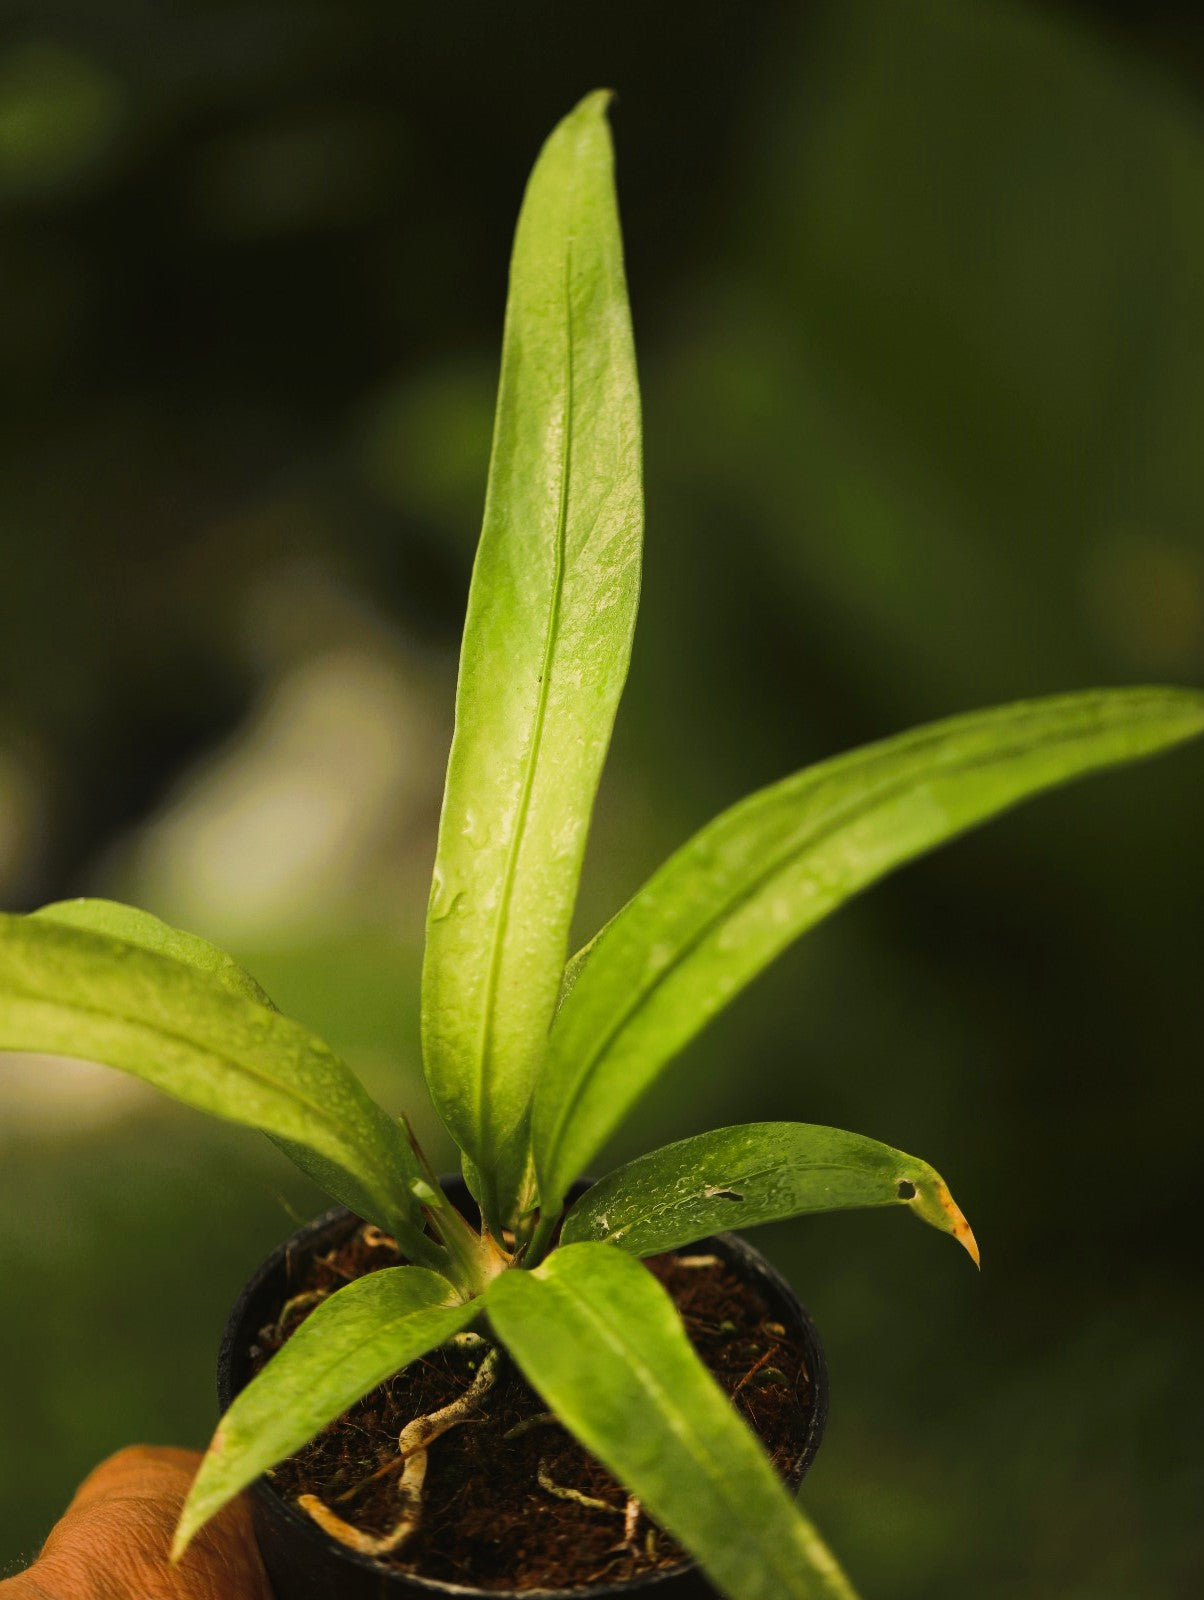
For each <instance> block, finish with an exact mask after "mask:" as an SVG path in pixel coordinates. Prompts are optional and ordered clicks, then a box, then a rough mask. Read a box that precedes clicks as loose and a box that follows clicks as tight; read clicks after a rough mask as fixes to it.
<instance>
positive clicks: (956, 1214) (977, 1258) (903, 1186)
mask: <svg viewBox="0 0 1204 1600" xmlns="http://www.w3.org/2000/svg"><path fill="white" fill-rule="evenodd" d="M897 1192H898V1195H899V1198H900V1200H902V1201H904V1203H905V1204H907V1205H908V1206H910V1208H911V1209H912V1210H913V1211H914V1212H915V1214H916V1215H917V1216H918V1217H920V1218H921V1219H922V1220H923V1221H924V1222H927V1223H929V1224H930V1225H931V1226H932V1227H934V1228H939V1229H940V1231H941V1232H942V1233H947V1234H949V1235H950V1236H951V1237H952V1238H954V1239H956V1240H957V1242H958V1244H960V1245H961V1247H962V1249H963V1250H964V1251H965V1252H966V1254H967V1255H968V1256H969V1257H970V1260H971V1261H972V1262H973V1263H974V1265H975V1266H976V1267H977V1268H978V1269H979V1271H980V1272H981V1271H982V1257H981V1255H980V1253H979V1249H978V1240H977V1239H976V1238H975V1237H974V1230H973V1228H971V1226H970V1224H969V1223H968V1222H967V1221H966V1218H965V1213H964V1212H963V1211H962V1208H961V1207H960V1206H959V1205H958V1203H957V1201H956V1200H955V1199H954V1198H953V1196H952V1195H951V1194H950V1193H949V1185H948V1184H947V1183H945V1181H944V1180H943V1179H942V1178H938V1177H937V1176H936V1174H935V1173H933V1174H932V1175H931V1177H930V1178H928V1179H915V1178H903V1179H901V1180H900V1182H899V1185H898V1191H897Z"/></svg>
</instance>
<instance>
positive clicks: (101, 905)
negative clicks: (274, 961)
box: [30, 898, 276, 1011]
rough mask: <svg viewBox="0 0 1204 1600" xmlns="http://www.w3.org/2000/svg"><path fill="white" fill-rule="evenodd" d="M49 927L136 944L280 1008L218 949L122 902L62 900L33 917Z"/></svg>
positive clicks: (247, 974)
mask: <svg viewBox="0 0 1204 1600" xmlns="http://www.w3.org/2000/svg"><path fill="white" fill-rule="evenodd" d="M30 915H31V916H33V917H38V918H40V919H42V920H44V921H46V922H60V923H62V924H63V925H64V927H68V928H84V929H86V930H88V931H89V932H91V933H107V934H108V935H109V936H110V937H111V938H113V939H120V940H121V941H122V942H123V943H124V944H136V945H138V946H139V948H140V949H142V950H152V951H154V953H155V954H156V955H160V956H170V957H171V959H172V960H173V961H182V962H183V963H184V965H185V966H186V967H195V968H196V970H197V971H198V972H204V973H207V974H208V975H209V977H211V978H212V979H213V980H214V982H215V983H220V984H221V986H222V987H223V988H224V989H228V990H229V991H230V993H231V994H239V995H242V996H243V998H244V999H246V1000H257V1001H258V1002H259V1004H260V1005H262V1006H271V1008H272V1010H273V1011H274V1010H275V1009H276V1008H275V1006H274V1005H272V1001H271V1000H270V999H269V998H268V996H267V995H266V994H265V993H264V991H263V990H262V989H261V988H260V987H259V985H258V984H257V983H256V982H255V979H254V978H253V977H252V976H251V975H250V973H249V972H244V971H243V969H242V968H241V967H240V966H239V964H238V962H237V961H235V959H234V957H233V956H228V955H227V954H226V952H225V951H224V950H219V949H218V947H217V945H215V944H210V943H209V941H208V940H207V939H201V938H198V936H197V935H196V934H195V933H183V932H182V931H181V930H180V929H179V928H173V927H171V926H170V925H169V924H168V923H166V922H161V921H160V920H159V918H158V917H156V916H152V915H151V913H150V912H149V911H140V910H139V909H138V907H137V906H126V905H122V904H121V903H120V902H119V901H117V900H87V899H83V898H81V899H79V900H56V901H55V902H54V903H53V904H52V905H48V906H42V907H41V909H40V910H38V911H33V912H31V913H30Z"/></svg>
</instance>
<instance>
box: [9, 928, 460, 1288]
mask: <svg viewBox="0 0 1204 1600" xmlns="http://www.w3.org/2000/svg"><path fill="white" fill-rule="evenodd" d="M0 1050H23V1051H35V1052H38V1053H41V1054H46V1055H60V1056H76V1057H80V1058H83V1059H84V1060H88V1061H99V1062H103V1063H104V1064H105V1065H106V1066H110V1067H118V1068H120V1069H121V1070H122V1071H124V1072H130V1073H132V1074H133V1075H134V1076H135V1077H138V1078H143V1079H145V1080H146V1082H148V1083H152V1084H154V1085H155V1087H156V1088H159V1089H162V1090H164V1091H165V1092H166V1093H167V1094H170V1095H172V1096H174V1097H175V1098H176V1099H177V1100H183V1101H185V1102H186V1103H187V1104H188V1105H191V1106H195V1107H197V1109H198V1110H201V1111H208V1112H211V1113H212V1114H213V1115H215V1116H219V1117H224V1118H226V1119H227V1120H229V1121H231V1122H241V1123H245V1124H246V1125H247V1126H249V1127H252V1128H259V1129H261V1130H262V1131H263V1132H264V1133H267V1134H270V1135H271V1136H272V1137H273V1138H275V1139H277V1140H278V1141H280V1142H281V1143H282V1144H284V1145H285V1146H286V1148H288V1149H289V1153H290V1154H294V1155H295V1157H296V1158H297V1159H298V1160H300V1161H301V1162H302V1164H306V1157H307V1155H308V1156H312V1161H310V1162H309V1163H308V1164H309V1165H310V1166H312V1168H313V1170H314V1172H315V1175H316V1176H318V1177H319V1180H320V1181H322V1182H323V1183H324V1185H325V1187H327V1188H328V1189H329V1191H330V1192H331V1193H332V1194H333V1195H334V1196H335V1198H336V1199H338V1200H341V1201H342V1202H343V1203H344V1204H345V1205H347V1206H350V1207H351V1208H352V1210H354V1211H356V1212H358V1213H359V1214H360V1215H361V1216H364V1217H368V1218H371V1219H372V1220H373V1221H376V1222H379V1223H380V1224H381V1225H382V1226H384V1227H386V1228H389V1229H390V1230H391V1231H392V1232H393V1233H394V1234H395V1235H397V1236H398V1239H399V1242H400V1243H402V1246H403V1248H405V1249H406V1250H407V1253H410V1252H411V1251H414V1252H415V1253H417V1252H418V1251H422V1253H423V1255H424V1256H428V1257H429V1253H430V1246H429V1241H428V1242H426V1244H425V1246H424V1244H423V1242H422V1241H420V1239H419V1237H418V1230H419V1229H420V1228H421V1213H420V1212H419V1211H418V1209H417V1206H416V1204H415V1203H414V1201H413V1199H412V1197H411V1195H410V1193H409V1189H408V1182H409V1180H410V1179H411V1178H414V1177H417V1176H418V1173H417V1167H416V1164H415V1162H414V1158H413V1155H412V1153H411V1151H410V1148H409V1145H408V1143H407V1142H406V1139H405V1136H404V1134H403V1133H402V1132H401V1130H400V1129H399V1127H398V1125H397V1123H395V1122H394V1120H393V1119H392V1118H391V1117H390V1116H389V1115H388V1113H387V1112H385V1111H384V1110H383V1109H382V1108H381V1107H380V1106H379V1105H377V1103H376V1102H375V1101H374V1100H373V1099H372V1098H371V1097H370V1096H369V1095H368V1093H367V1092H366V1091H365V1090H364V1088H363V1086H362V1085H361V1084H360V1082H359V1080H358V1079H357V1078H356V1077H355V1076H354V1074H353V1073H352V1072H351V1071H350V1070H349V1069H348V1068H347V1067H346V1066H345V1065H344V1063H343V1062H342V1061H341V1060H340V1059H339V1058H338V1056H336V1055H335V1053H334V1051H333V1050H331V1049H330V1047H329V1046H328V1045H326V1044H324V1043H323V1042H322V1040H320V1039H318V1038H317V1037H316V1036H315V1035H313V1034H311V1033H309V1032H308V1031H307V1030H306V1029H304V1028H303V1027H301V1026H300V1024H299V1023H296V1022H292V1021H290V1020H289V1018H287V1017H284V1016H281V1014H280V1013H279V1012H278V1011H274V1010H271V1009H269V1007H267V1006H265V1005H262V1004H261V1003H260V1002H258V1001H256V1000H251V999H248V998H246V996H245V995H243V994H240V993H238V992H236V991H235V990H234V989H232V988H230V987H228V986H227V985H226V984H225V983H223V982H222V981H221V980H220V979H217V978H214V977H213V976H212V975H211V974H209V973H206V972H202V971H198V970H197V969H196V967H195V966H192V965H187V964H185V963H184V962H182V961H178V960H175V959H174V958H172V957H169V956H165V955H161V954H157V953H156V952H154V951H152V950H148V949H146V948H143V947H142V946H140V945H137V944H131V943H127V942H125V941H123V940H118V939H115V938H113V937H111V936H110V935H108V934H104V933H98V932H94V931H91V930H89V929H85V928H78V927H71V926H68V925H67V924H65V923H63V922H61V921H58V920H55V919H53V918H45V917H36V916H35V917H12V916H0Z"/></svg>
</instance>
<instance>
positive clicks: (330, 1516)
mask: <svg viewBox="0 0 1204 1600" xmlns="http://www.w3.org/2000/svg"><path fill="white" fill-rule="evenodd" d="M499 1359H500V1356H499V1351H498V1349H497V1347H496V1346H494V1348H493V1349H491V1350H490V1351H489V1354H488V1355H487V1356H486V1357H485V1359H484V1360H483V1361H482V1362H481V1365H480V1367H479V1369H478V1371H477V1375H476V1377H475V1378H474V1379H473V1380H472V1383H471V1384H470V1385H469V1387H468V1388H467V1389H465V1391H464V1393H463V1394H462V1395H461V1396H460V1398H459V1399H458V1400H453V1401H452V1402H451V1404H450V1405H446V1406H443V1407H441V1408H440V1409H439V1410H438V1411H432V1412H430V1413H429V1414H428V1415H426V1416H423V1417H415V1418H414V1420H413V1422H407V1423H406V1425H405V1427H404V1428H403V1429H402V1430H401V1432H400V1433H399V1434H398V1436H397V1459H396V1460H395V1461H391V1462H389V1464H388V1468H387V1469H386V1470H392V1469H393V1468H394V1467H396V1466H397V1465H398V1464H399V1463H402V1464H403V1465H402V1473H401V1477H400V1478H399V1479H398V1482H397V1498H398V1500H399V1502H400V1508H401V1515H400V1517H399V1518H398V1520H397V1521H396V1522H395V1523H394V1525H393V1527H392V1528H390V1529H389V1531H388V1533H385V1534H381V1535H379V1536H378V1535H376V1534H371V1533H365V1532H364V1531H363V1530H362V1529H361V1528H357V1527H355V1526H354V1525H353V1524H352V1523H350V1522H345V1521H344V1520H343V1518H342V1517H340V1516H339V1514H338V1513H337V1512H336V1511H332V1510H331V1509H330V1507H329V1506H328V1505H326V1504H325V1502H324V1501H322V1500H320V1499H319V1498H318V1496H317V1495H316V1494H303V1495H300V1496H299V1497H298V1499H297V1504H298V1506H300V1508H301V1510H302V1511H304V1512H306V1513H307V1514H308V1515H309V1516H310V1517H312V1518H313V1520H314V1521H315V1522H316V1523H317V1524H318V1526H319V1528H321V1529H322V1530H323V1532H325V1533H328V1534H329V1535H330V1536H331V1538H332V1539H337V1540H338V1541H339V1543H340V1544H342V1545H345V1546H346V1547H347V1549H348V1550H354V1551H356V1552H357V1554H359V1555H364V1556H386V1555H390V1554H391V1553H392V1552H393V1551H394V1550H398V1549H400V1548H401V1546H402V1545H403V1544H404V1543H405V1542H406V1540H407V1539H408V1538H410V1536H411V1535H412V1534H413V1533H414V1532H415V1531H416V1530H417V1528H418V1525H419V1523H420V1522H421V1521H422V1486H423V1483H424V1482H425V1481H426V1462H427V1448H428V1446H430V1445H431V1444H433V1443H434V1441H435V1440H436V1439H437V1438H438V1437H439V1435H440V1434H443V1433H446V1432H447V1431H448V1429H449V1428H454V1427H456V1426H457V1424H458V1423H461V1422H467V1421H468V1420H469V1418H470V1417H471V1416H472V1413H473V1412H474V1411H475V1410H476V1408H477V1407H478V1406H479V1405H480V1403H481V1401H482V1400H483V1399H484V1398H485V1396H486V1395H487V1394H488V1393H489V1391H490V1389H492V1388H493V1384H494V1380H495V1379H496V1377H497V1367H498V1361H499ZM372 1476H373V1477H379V1476H380V1474H379V1473H373V1475H372ZM371 1481H372V1480H371V1478H369V1479H365V1482H371ZM362 1487H363V1485H362V1484H359V1485H357V1486H356V1490H355V1491H352V1492H353V1493H354V1492H357V1491H358V1489H360V1488H362ZM343 1498H347V1496H344V1497H343Z"/></svg>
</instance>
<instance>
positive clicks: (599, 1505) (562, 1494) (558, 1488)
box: [535, 1461, 626, 1517]
mask: <svg viewBox="0 0 1204 1600" xmlns="http://www.w3.org/2000/svg"><path fill="white" fill-rule="evenodd" d="M535 1476H536V1477H537V1478H538V1480H539V1487H540V1488H541V1489H546V1490H547V1492H548V1493H549V1494H551V1495H555V1497H556V1499H557V1500H571V1501H572V1502H573V1504H574V1505H577V1506H584V1507H585V1509H586V1510H587V1511H609V1512H610V1514H611V1515H612V1516H615V1517H623V1516H625V1515H626V1513H625V1511H624V1510H623V1508H622V1507H621V1506H612V1505H611V1503H610V1502H609V1500H598V1499H595V1497H594V1496H593V1495H592V1494H582V1492H581V1490H580V1489H570V1488H569V1487H568V1485H567V1484H564V1483H557V1482H556V1481H555V1479H553V1478H552V1477H550V1476H549V1474H548V1465H547V1462H546V1461H541V1462H540V1463H539V1470H538V1471H537V1472H536V1474H535Z"/></svg>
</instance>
